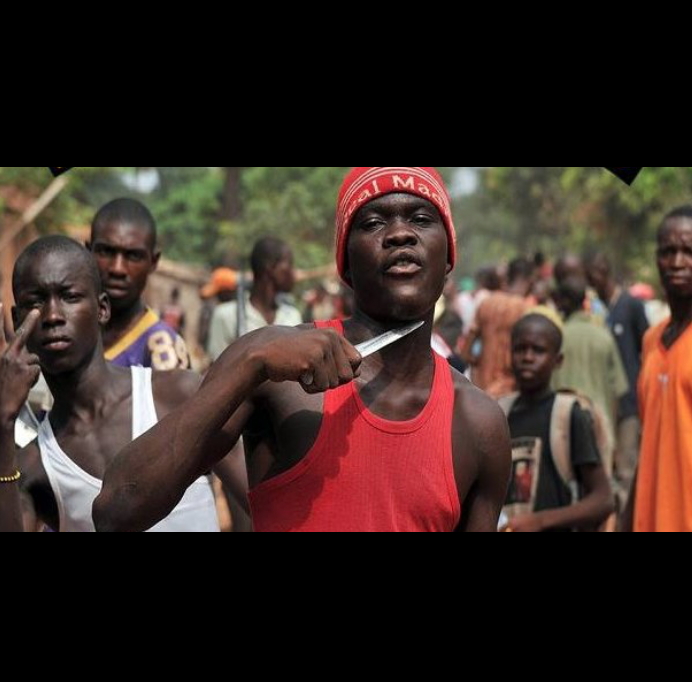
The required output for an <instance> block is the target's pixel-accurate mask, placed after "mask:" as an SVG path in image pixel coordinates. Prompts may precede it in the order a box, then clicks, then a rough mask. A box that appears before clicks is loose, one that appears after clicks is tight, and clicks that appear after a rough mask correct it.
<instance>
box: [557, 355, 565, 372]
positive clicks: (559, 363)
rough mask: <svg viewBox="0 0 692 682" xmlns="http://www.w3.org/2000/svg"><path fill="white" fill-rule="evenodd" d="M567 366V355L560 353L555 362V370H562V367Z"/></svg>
mask: <svg viewBox="0 0 692 682" xmlns="http://www.w3.org/2000/svg"><path fill="white" fill-rule="evenodd" d="M564 364H565V354H564V353H559V354H558V356H557V360H556V361H555V369H562V365H564Z"/></svg>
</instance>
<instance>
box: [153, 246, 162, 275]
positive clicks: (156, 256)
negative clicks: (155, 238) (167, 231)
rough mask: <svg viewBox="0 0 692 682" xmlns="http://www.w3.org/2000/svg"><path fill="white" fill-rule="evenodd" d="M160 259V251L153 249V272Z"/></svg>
mask: <svg viewBox="0 0 692 682" xmlns="http://www.w3.org/2000/svg"><path fill="white" fill-rule="evenodd" d="M160 260H161V251H154V255H153V257H152V259H151V272H154V271H155V270H156V268H158V267H159V261H160Z"/></svg>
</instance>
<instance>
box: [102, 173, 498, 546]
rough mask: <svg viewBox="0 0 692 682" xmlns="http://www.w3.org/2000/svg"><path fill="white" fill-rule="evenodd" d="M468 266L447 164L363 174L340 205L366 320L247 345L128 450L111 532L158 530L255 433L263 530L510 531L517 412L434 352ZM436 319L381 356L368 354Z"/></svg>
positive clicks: (113, 475)
mask: <svg viewBox="0 0 692 682" xmlns="http://www.w3.org/2000/svg"><path fill="white" fill-rule="evenodd" d="M455 260H456V243H455V230H454V225H453V222H452V216H451V209H450V201H449V196H448V193H447V190H446V188H445V186H444V183H443V181H442V179H441V178H440V176H439V175H438V173H437V171H436V170H435V169H434V168H432V167H392V166H383V167H359V168H354V169H353V170H352V171H351V173H349V175H348V176H347V178H346V179H345V181H344V184H343V187H342V190H341V193H340V197H339V203H338V209H337V261H338V267H339V272H340V274H341V277H342V279H343V280H344V282H345V283H347V284H348V285H349V286H350V287H351V288H352V289H353V291H354V295H355V302H356V312H355V314H354V316H353V318H352V319H350V320H347V321H346V322H344V323H343V324H341V323H338V322H330V323H326V324H324V325H321V326H323V327H325V328H321V329H314V328H313V327H308V328H306V327H303V328H298V329H287V328H271V329H266V330H260V331H258V332H256V333H254V334H251V335H249V336H247V337H245V338H243V339H241V340H239V341H238V342H236V343H235V344H233V345H232V346H231V347H230V348H229V349H228V350H227V351H226V353H225V354H224V355H223V356H222V357H221V358H220V360H219V361H218V362H217V363H216V364H215V365H214V366H213V367H212V369H211V371H210V373H209V375H208V377H207V379H206V381H205V383H204V385H203V386H202V388H201V389H200V391H199V393H198V394H197V396H196V397H195V399H194V400H193V401H190V402H189V403H188V404H187V405H186V406H185V407H184V408H182V409H180V410H177V411H176V412H175V413H173V414H172V415H170V416H169V417H168V418H167V419H164V420H163V421H162V422H161V423H160V424H159V425H158V427H156V428H155V429H153V430H152V431H151V432H149V434H147V435H146V436H144V437H143V438H142V439H140V440H139V441H138V442H137V443H134V444H133V445H132V446H131V447H128V448H126V450H124V451H123V452H122V453H121V455H120V456H119V457H118V461H117V462H116V463H115V464H114V466H113V467H111V469H110V470H109V472H108V474H107V476H106V481H105V486H104V491H103V493H102V495H101V497H100V498H99V499H98V500H97V502H96V504H95V506H94V519H95V522H96V525H97V527H98V528H99V529H101V530H139V529H140V528H143V527H147V526H149V525H151V522H152V521H154V520H156V519H158V518H159V517H160V516H164V515H165V514H166V512H167V510H168V509H169V507H170V506H171V505H174V504H175V503H176V501H177V500H178V499H179V498H180V496H181V495H182V492H183V490H184V488H185V486H186V482H188V481H191V480H194V478H195V477H196V475H197V473H198V472H200V471H205V470H207V469H208V468H209V466H210V465H211V464H212V463H213V462H215V461H216V460H217V459H218V458H219V457H220V456H221V455H222V454H223V453H224V452H228V450H229V448H230V447H231V446H232V445H233V444H234V443H235V442H236V441H237V440H238V438H239V437H240V435H241V433H243V432H245V434H246V438H245V443H246V448H247V450H248V456H249V471H250V478H251V481H250V484H251V488H252V492H251V495H250V502H251V505H252V509H253V514H254V523H255V528H256V530H260V531H316V532H320V531H347V532H348V531H372V532H377V531H381V532H387V531H456V530H459V531H487V532H494V531H495V530H496V529H497V523H498V518H499V514H500V510H501V507H502V505H503V503H504V499H505V495H506V492H507V487H508V483H509V474H510V461H511V452H510V444H509V433H508V427H507V422H506V420H505V418H504V416H503V415H502V413H501V411H500V409H499V407H498V406H497V405H496V404H495V403H494V401H492V400H491V399H489V398H488V397H486V396H485V395H484V394H483V393H481V392H480V391H479V390H477V389H476V388H474V387H473V386H472V385H471V384H470V383H469V382H468V381H466V380H465V379H464V378H463V377H462V376H461V375H460V374H458V373H457V372H456V371H455V370H452V369H451V368H450V367H449V366H448V365H447V363H446V362H444V361H443V360H442V359H441V358H440V357H438V356H436V355H435V354H433V352H432V351H431V347H430V344H431V335H432V327H433V318H434V310H435V304H436V302H437V300H438V299H439V298H440V296H441V294H442V291H443V288H444V284H445V278H446V276H447V275H448V274H449V273H450V272H451V271H452V269H453V267H454V264H455ZM420 320H422V321H424V322H425V326H424V327H422V328H421V329H419V330H418V331H417V332H415V333H413V334H411V335H410V336H408V337H406V338H405V339H403V340H401V341H399V342H398V343H396V344H394V345H391V346H389V347H388V348H386V349H384V350H383V351H381V352H380V353H378V354H376V355H373V356H371V357H369V358H367V359H366V360H365V361H362V358H361V357H360V356H359V354H358V352H357V351H356V349H355V348H354V346H355V345H356V344H359V343H361V342H364V341H367V340H369V339H372V338H375V337H376V336H378V335H380V334H382V333H383V332H385V331H389V330H391V329H396V328H399V327H402V326H404V325H406V324H408V323H410V322H414V321H420ZM306 374H309V375H312V376H313V377H314V380H313V381H311V382H308V383H309V385H305V384H304V383H301V379H304V377H305V376H306ZM145 452H146V453H147V455H148V457H147V458H144V457H142V454H143V453H145ZM152 453H155V454H153V458H154V459H153V460H152ZM133 481H136V483H133Z"/></svg>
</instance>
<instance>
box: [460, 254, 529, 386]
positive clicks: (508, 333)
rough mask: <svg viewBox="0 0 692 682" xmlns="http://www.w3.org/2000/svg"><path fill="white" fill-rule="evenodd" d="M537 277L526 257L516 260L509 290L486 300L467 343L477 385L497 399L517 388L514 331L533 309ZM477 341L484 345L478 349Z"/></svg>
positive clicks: (466, 353) (466, 356) (467, 357)
mask: <svg viewBox="0 0 692 682" xmlns="http://www.w3.org/2000/svg"><path fill="white" fill-rule="evenodd" d="M533 276H534V266H533V263H532V262H531V261H529V260H527V259H526V258H517V259H515V260H513V261H512V262H511V263H510V265H509V268H508V270H507V290H506V291H496V292H493V293H491V294H490V295H489V296H487V297H486V298H485V300H484V301H483V303H481V304H480V307H479V308H478V311H477V313H476V319H475V322H474V324H473V326H472V327H471V330H470V331H469V334H468V336H467V337H466V339H465V341H464V349H463V353H462V357H463V359H464V361H465V362H468V363H469V364H471V365H472V366H473V370H472V378H473V383H474V384H476V386H478V388H480V389H481V390H483V391H485V392H486V393H488V395H490V396H491V397H493V398H501V397H502V396H505V395H508V394H509V393H513V392H514V391H515V389H516V383H515V378H514V373H513V372H512V353H511V337H512V329H513V328H514V325H515V324H516V323H517V322H518V321H519V320H520V319H521V318H522V317H523V316H524V313H526V311H527V310H528V308H529V307H530V306H531V301H530V300H529V299H528V295H529V293H530V291H531V287H532V285H533ZM476 341H480V342H481V347H480V349H478V350H476V348H475V344H476ZM477 352H479V353H480V354H479V355H477V354H476V353H477Z"/></svg>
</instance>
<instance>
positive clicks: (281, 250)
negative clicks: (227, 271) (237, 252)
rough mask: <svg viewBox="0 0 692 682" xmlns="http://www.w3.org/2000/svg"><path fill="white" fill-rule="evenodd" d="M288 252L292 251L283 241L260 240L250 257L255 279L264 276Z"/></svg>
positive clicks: (268, 238) (272, 239)
mask: <svg viewBox="0 0 692 682" xmlns="http://www.w3.org/2000/svg"><path fill="white" fill-rule="evenodd" d="M288 250H290V247H289V246H288V244H287V243H286V242H285V241H283V239H278V238H277V237H264V238H262V239H260V240H259V241H258V242H257V243H256V244H255V247H254V248H253V249H252V255H251V256H250V265H251V266H252V272H253V273H254V275H255V279H257V278H258V277H259V276H260V275H262V274H264V273H265V272H266V271H267V270H269V268H273V267H274V266H275V265H276V264H277V263H278V262H279V261H280V260H281V259H282V258H283V257H284V254H285V253H286V251H288Z"/></svg>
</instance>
